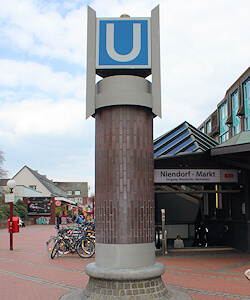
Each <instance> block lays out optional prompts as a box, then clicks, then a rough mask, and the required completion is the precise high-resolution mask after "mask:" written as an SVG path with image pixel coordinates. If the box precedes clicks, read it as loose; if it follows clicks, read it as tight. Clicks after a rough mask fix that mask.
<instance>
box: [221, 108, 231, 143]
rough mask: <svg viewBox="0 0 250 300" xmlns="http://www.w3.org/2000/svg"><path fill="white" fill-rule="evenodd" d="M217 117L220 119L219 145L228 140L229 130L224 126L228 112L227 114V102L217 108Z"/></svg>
mask: <svg viewBox="0 0 250 300" xmlns="http://www.w3.org/2000/svg"><path fill="white" fill-rule="evenodd" d="M219 117H220V143H223V142H225V141H226V140H228V138H229V129H228V126H227V125H226V121H227V117H228V112H227V102H225V103H224V104H222V105H221V106H220V107H219Z"/></svg>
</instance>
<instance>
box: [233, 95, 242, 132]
mask: <svg viewBox="0 0 250 300" xmlns="http://www.w3.org/2000/svg"><path fill="white" fill-rule="evenodd" d="M238 109H239V96H238V91H236V92H235V93H233V95H232V117H233V128H232V135H233V136H234V135H236V134H238V133H240V131H241V128H240V118H239V117H238V116H236V114H237V112H238Z"/></svg>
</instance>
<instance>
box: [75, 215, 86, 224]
mask: <svg viewBox="0 0 250 300" xmlns="http://www.w3.org/2000/svg"><path fill="white" fill-rule="evenodd" d="M74 222H75V223H77V224H82V223H83V222H84V219H83V216H79V215H78V216H77V217H76V218H75V219H74Z"/></svg>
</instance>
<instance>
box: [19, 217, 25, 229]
mask: <svg viewBox="0 0 250 300" xmlns="http://www.w3.org/2000/svg"><path fill="white" fill-rule="evenodd" d="M19 227H25V224H24V221H23V220H22V219H21V218H19Z"/></svg>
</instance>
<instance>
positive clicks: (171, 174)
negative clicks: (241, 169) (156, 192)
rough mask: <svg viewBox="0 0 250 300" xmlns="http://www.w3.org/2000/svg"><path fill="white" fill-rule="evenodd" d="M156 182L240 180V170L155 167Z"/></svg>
mask: <svg viewBox="0 0 250 300" xmlns="http://www.w3.org/2000/svg"><path fill="white" fill-rule="evenodd" d="M154 182H155V183H175V182H181V183H185V182H186V183H190V182H202V183H209V182H214V183H218V182H238V171H237V170H219V169H212V170H211V169H155V179H154Z"/></svg>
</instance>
